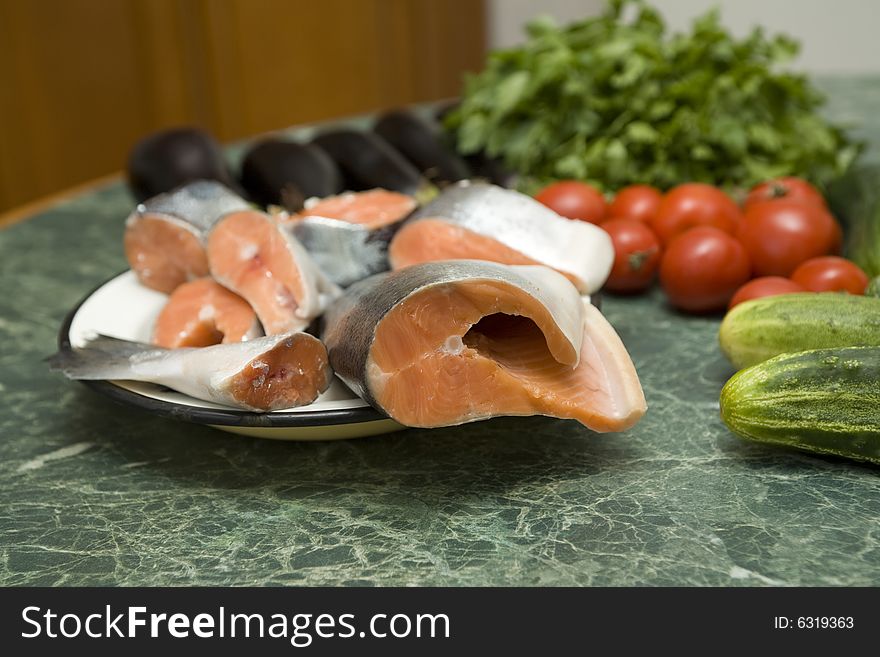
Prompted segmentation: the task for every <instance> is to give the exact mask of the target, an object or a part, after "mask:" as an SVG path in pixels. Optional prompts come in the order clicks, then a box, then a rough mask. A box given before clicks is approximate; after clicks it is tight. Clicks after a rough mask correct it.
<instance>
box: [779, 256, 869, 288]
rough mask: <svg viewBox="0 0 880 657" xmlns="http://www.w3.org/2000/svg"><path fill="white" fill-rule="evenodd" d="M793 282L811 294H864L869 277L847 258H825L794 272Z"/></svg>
mask: <svg viewBox="0 0 880 657" xmlns="http://www.w3.org/2000/svg"><path fill="white" fill-rule="evenodd" d="M791 280H793V281H794V282H795V283H798V284H799V285H803V286H804V288H806V289H807V290H809V291H810V292H849V293H850V294H864V293H865V288H866V287H868V275H867V274H866V273H865V272H863V271H862V270H861V268H859V266H858V265H857V264H855V263H854V262H851V261H849V260H847V259H846V258H838V257H837V256H825V257H823V258H813V259H812V260H807V261H806V262H805V263H803V264H802V265H801V266H800V267H798V268H797V269H795V270H794V273H793V274H792V275H791Z"/></svg>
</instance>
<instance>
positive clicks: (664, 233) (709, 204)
mask: <svg viewBox="0 0 880 657" xmlns="http://www.w3.org/2000/svg"><path fill="white" fill-rule="evenodd" d="M739 219H740V211H739V207H738V206H737V205H736V203H734V201H733V199H732V198H730V197H729V196H728V195H727V194H725V193H724V192H722V191H721V190H720V189H718V188H717V187H712V185H704V184H703V183H686V184H684V185H679V186H678V187H674V188H673V189H671V190H670V191H669V192H667V193H666V196H664V197H663V200H662V201H661V202H660V206H659V207H658V208H657V214H656V215H654V218H653V219H652V220H651V228H653V229H654V232H655V233H657V236H658V237H659V238H660V241H661V242H662V243H663V244H664V246H665V245H667V244H669V243H670V242H671V241H672V239H673V238H674V237H675V236H676V235H680V234H681V233H683V232H685V231H686V230H688V229H689V228H694V227H695V226H714V227H715V228H719V229H721V230H723V231H724V232H726V233H730V234H731V235H733V234H734V233H736V227H737V225H738V224H739Z"/></svg>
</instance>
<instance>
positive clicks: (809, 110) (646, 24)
mask: <svg viewBox="0 0 880 657" xmlns="http://www.w3.org/2000/svg"><path fill="white" fill-rule="evenodd" d="M629 14H635V15H634V16H633V17H632V18H631V19H626V18H625V16H627V15H629ZM528 35H529V39H528V41H527V43H525V45H523V46H521V47H517V48H512V49H509V50H501V51H497V52H494V53H492V54H491V55H490V57H489V61H488V65H487V67H486V69H485V70H484V71H483V72H482V73H480V74H478V75H475V76H472V77H470V78H469V79H468V80H467V82H466V86H465V92H464V95H463V98H462V102H461V104H460V106H459V108H458V109H457V110H456V111H454V112H453V113H451V114H450V115H449V117H448V119H447V127H448V128H449V129H450V130H452V131H453V133H454V135H455V139H456V141H457V144H458V148H459V150H460V151H461V152H463V153H465V154H471V153H477V152H484V153H485V154H487V155H489V156H490V157H498V158H501V160H502V161H503V162H504V163H505V164H506V165H507V166H508V167H510V168H511V169H513V170H514V171H516V172H518V173H519V174H521V176H523V178H522V180H523V182H522V186H523V187H524V188H527V189H528V188H534V187H536V186H537V185H540V184H544V183H546V182H548V181H550V180H555V179H559V178H575V179H579V180H584V181H589V182H592V183H594V184H597V185H599V186H600V187H601V188H603V189H606V190H613V189H618V188H620V187H623V186H625V185H628V184H632V183H648V184H652V185H656V186H658V187H660V188H664V189H665V188H669V187H671V186H673V185H676V184H678V183H681V182H685V181H700V182H707V183H712V184H715V185H720V186H722V187H725V188H728V189H737V188H742V187H748V186H751V185H753V184H754V183H757V182H759V181H762V180H766V179H768V178H773V177H776V176H782V175H799V176H804V177H806V178H808V179H810V180H812V181H813V182H814V183H817V184H819V185H825V184H827V183H828V182H829V181H830V180H832V179H833V178H835V177H837V176H839V175H840V174H842V173H843V172H844V171H845V170H846V169H847V168H848V167H849V165H850V164H851V163H852V161H853V160H854V159H855V157H856V156H857V154H858V152H859V150H860V145H859V144H857V143H855V142H853V141H851V140H850V139H849V138H848V137H847V135H846V134H845V133H844V131H843V129H842V128H840V127H838V126H835V125H831V124H829V123H828V122H827V121H826V120H824V119H823V118H822V117H821V116H820V115H819V113H818V110H819V108H820V107H821V105H822V104H823V103H824V98H823V96H822V95H821V94H820V93H819V92H818V91H817V90H816V89H815V88H814V87H813V86H812V85H811V84H810V82H809V81H808V80H807V79H806V77H804V76H803V75H798V74H794V73H791V72H785V71H780V70H779V69H780V65H781V64H784V63H785V62H787V61H790V60H791V59H792V58H793V56H794V55H795V54H797V51H798V44H797V43H796V42H795V41H793V40H792V39H790V38H788V37H785V36H773V37H772V38H771V37H767V36H765V34H764V32H763V31H762V30H761V29H756V30H755V31H754V32H753V33H752V34H751V35H750V36H748V37H746V38H744V39H736V38H734V37H733V36H732V35H731V34H730V33H728V32H727V31H726V30H725V29H724V28H723V27H722V26H721V24H720V21H719V17H718V13H717V11H712V12H709V13H708V14H706V15H704V16H702V17H701V18H698V19H697V20H696V21H695V22H694V24H693V26H692V29H691V31H690V33H688V34H669V33H668V32H667V30H666V26H665V25H664V23H663V20H662V18H661V16H660V15H659V14H658V13H657V11H656V10H654V9H653V8H651V7H650V6H649V5H647V4H646V3H645V2H643V1H642V0H612V1H611V2H609V5H608V8H607V10H606V11H605V13H604V14H602V15H601V16H599V17H596V18H591V19H588V20H584V21H582V22H578V23H574V24H572V25H569V26H568V27H558V26H557V25H555V24H554V23H553V21H551V20H549V19H539V20H537V21H534V22H532V23H531V24H529V26H528Z"/></svg>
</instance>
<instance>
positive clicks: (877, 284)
mask: <svg viewBox="0 0 880 657" xmlns="http://www.w3.org/2000/svg"><path fill="white" fill-rule="evenodd" d="M865 296H866V297H880V276H875V277H874V278H872V279H871V282H870V283H868V287H867V288H865Z"/></svg>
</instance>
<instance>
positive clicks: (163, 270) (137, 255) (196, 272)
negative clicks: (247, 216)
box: [123, 180, 249, 294]
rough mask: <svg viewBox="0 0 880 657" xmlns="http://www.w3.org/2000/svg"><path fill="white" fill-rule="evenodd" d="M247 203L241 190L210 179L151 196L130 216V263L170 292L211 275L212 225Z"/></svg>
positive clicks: (142, 279) (156, 287) (141, 278)
mask: <svg viewBox="0 0 880 657" xmlns="http://www.w3.org/2000/svg"><path fill="white" fill-rule="evenodd" d="M247 207H249V206H248V204H247V202H246V201H245V200H244V199H242V198H241V197H240V196H238V195H237V194H235V193H234V192H232V191H230V190H229V189H228V188H227V187H225V186H224V185H222V184H221V183H218V182H213V181H208V180H203V181H198V182H194V183H190V184H188V185H184V186H183V187H180V188H179V189H176V190H174V191H172V192H168V193H167V194H159V195H158V196H154V197H153V198H150V199H147V200H146V201H144V202H143V203H141V204H139V205H138V206H137V207H136V208H135V210H134V212H132V214H131V215H129V217H128V219H126V222H125V237H124V239H123V242H124V247H125V257H126V259H127V260H128V264H129V266H130V267H131V269H132V271H134V273H135V274H137V277H138V280H139V281H140V282H141V283H142V284H143V285H146V286H147V287H149V288H152V289H154V290H158V291H159V292H164V293H165V294H170V293H171V292H173V291H174V290H175V288H177V286H178V285H180V284H181V283H185V282H187V281H190V280H193V279H196V278H202V277H204V276H207V275H208V257H207V255H206V253H205V238H206V235H207V232H208V230H209V229H210V228H211V226H212V225H213V224H214V223H215V222H216V221H217V220H218V219H219V218H220V217H222V216H223V215H224V214H226V213H228V212H234V211H238V210H243V209H246V208H247Z"/></svg>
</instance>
